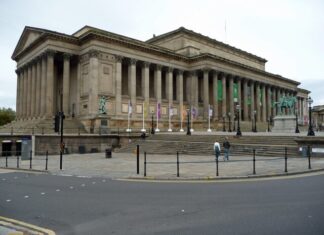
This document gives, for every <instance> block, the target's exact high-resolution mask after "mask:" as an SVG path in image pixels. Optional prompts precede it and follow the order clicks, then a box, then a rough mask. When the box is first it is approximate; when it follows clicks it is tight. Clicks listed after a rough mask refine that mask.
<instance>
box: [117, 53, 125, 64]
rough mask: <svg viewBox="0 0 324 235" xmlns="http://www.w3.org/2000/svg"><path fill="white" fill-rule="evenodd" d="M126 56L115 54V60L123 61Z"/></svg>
mask: <svg viewBox="0 0 324 235" xmlns="http://www.w3.org/2000/svg"><path fill="white" fill-rule="evenodd" d="M123 59H124V57H123V56H121V55H115V61H116V62H119V63H121V62H122V61H123Z"/></svg>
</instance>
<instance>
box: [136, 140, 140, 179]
mask: <svg viewBox="0 0 324 235" xmlns="http://www.w3.org/2000/svg"><path fill="white" fill-rule="evenodd" d="M136 161H137V174H139V172H140V170H139V145H137V146H136Z"/></svg>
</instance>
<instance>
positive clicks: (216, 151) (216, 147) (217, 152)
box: [214, 141, 221, 159]
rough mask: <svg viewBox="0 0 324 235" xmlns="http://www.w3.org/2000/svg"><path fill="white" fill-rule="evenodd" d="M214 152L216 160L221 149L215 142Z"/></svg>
mask: <svg viewBox="0 0 324 235" xmlns="http://www.w3.org/2000/svg"><path fill="white" fill-rule="evenodd" d="M214 152H215V156H216V158H217V159H218V157H219V155H220V152H221V147H220V144H219V143H218V142H217V141H216V142H215V143H214Z"/></svg>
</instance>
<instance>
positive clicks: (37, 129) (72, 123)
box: [0, 119, 87, 135]
mask: <svg viewBox="0 0 324 235" xmlns="http://www.w3.org/2000/svg"><path fill="white" fill-rule="evenodd" d="M53 122H54V121H53V120H50V119H34V120H24V121H13V122H11V123H8V124H6V125H4V126H1V127H0V133H1V134H18V135H19V134H29V135H32V134H54V133H55V132H54V124H53ZM63 129H64V133H67V134H69V133H87V132H86V130H85V128H84V126H83V125H82V123H81V122H80V121H78V120H76V119H65V120H64V128H63Z"/></svg>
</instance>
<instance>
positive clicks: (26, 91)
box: [16, 50, 70, 120]
mask: <svg viewBox="0 0 324 235" xmlns="http://www.w3.org/2000/svg"><path fill="white" fill-rule="evenodd" d="M55 53H56V52H55V51H52V50H47V51H46V52H44V53H42V54H41V55H40V56H37V57H35V58H34V59H32V60H31V61H30V62H28V63H26V64H24V65H23V66H21V67H19V68H18V69H17V70H16V73H17V100H16V112H17V119H18V120H26V119H35V118H52V116H53V115H54V111H55V91H54V82H55V81H54V79H55V78H54V74H55V72H54V57H55ZM63 58H64V60H63V91H62V93H63V101H64V102H63V111H64V112H65V113H68V105H69V96H70V94H69V92H70V91H69V90H70V55H68V54H64V56H63Z"/></svg>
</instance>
